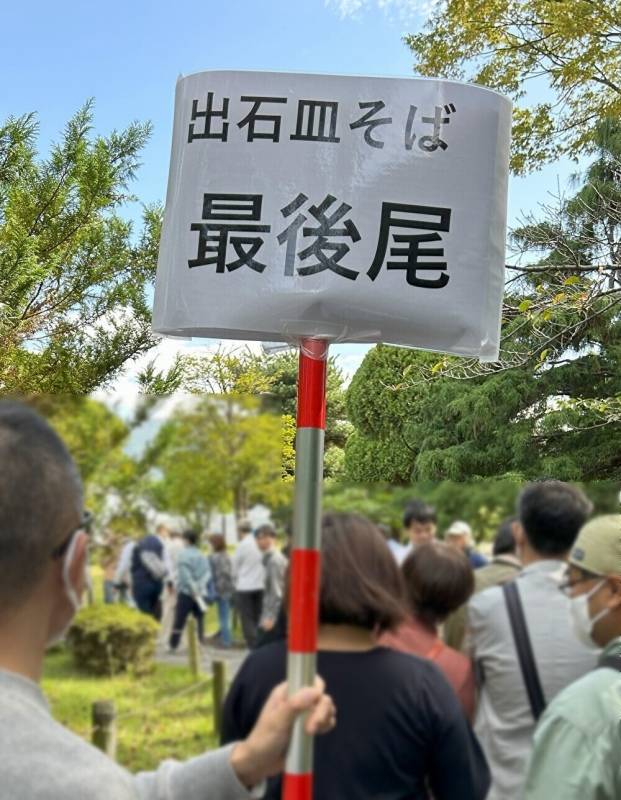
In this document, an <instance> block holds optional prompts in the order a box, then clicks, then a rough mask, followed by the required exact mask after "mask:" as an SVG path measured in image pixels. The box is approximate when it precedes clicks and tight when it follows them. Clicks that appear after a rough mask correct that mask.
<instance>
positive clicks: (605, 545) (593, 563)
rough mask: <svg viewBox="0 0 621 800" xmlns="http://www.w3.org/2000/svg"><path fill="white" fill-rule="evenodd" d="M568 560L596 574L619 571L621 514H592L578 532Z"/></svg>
mask: <svg viewBox="0 0 621 800" xmlns="http://www.w3.org/2000/svg"><path fill="white" fill-rule="evenodd" d="M569 563H570V564H573V565H574V566H575V567H578V568H579V569H584V570H586V571H587V572H594V573H596V574H597V575H621V514H606V515H605V516H602V517H595V518H594V519H592V520H591V521H590V522H587V524H586V525H585V526H584V527H583V528H582V530H581V531H580V533H579V534H578V538H577V539H576V541H575V543H574V546H573V548H572V550H571V553H570V556H569Z"/></svg>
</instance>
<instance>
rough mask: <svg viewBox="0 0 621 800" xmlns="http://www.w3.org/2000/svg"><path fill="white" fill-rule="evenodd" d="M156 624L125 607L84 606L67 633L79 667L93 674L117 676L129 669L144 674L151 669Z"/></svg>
mask: <svg viewBox="0 0 621 800" xmlns="http://www.w3.org/2000/svg"><path fill="white" fill-rule="evenodd" d="M158 631H159V625H158V623H157V622H156V621H155V620H154V619H152V618H151V617H148V616H146V614H142V613H141V612H140V611H135V610H134V609H132V608H128V607H127V606H124V605H120V604H118V605H117V604H115V605H94V606H89V607H88V608H83V609H82V610H81V611H80V612H79V613H78V614H77V616H76V618H75V620H74V621H73V624H72V626H71V628H70V630H69V633H68V634H67V643H68V645H69V647H70V649H71V651H72V653H73V659H74V662H75V664H76V666H77V667H78V668H79V669H82V670H84V671H85V672H89V673H91V674H93V675H116V674H117V673H119V672H125V671H126V670H128V669H131V671H132V672H134V673H135V674H136V675H144V674H146V673H148V672H150V671H151V670H152V669H153V665H154V657H155V644H156V639H157V634H158Z"/></svg>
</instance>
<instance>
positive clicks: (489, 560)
mask: <svg viewBox="0 0 621 800" xmlns="http://www.w3.org/2000/svg"><path fill="white" fill-rule="evenodd" d="M7 464H10V465H11V468H10V469H7ZM35 499H36V502H35ZM81 504H82V497H81V487H80V484H79V479H78V477H77V474H76V471H75V468H74V466H73V463H72V461H71V459H70V457H69V456H68V454H67V451H66V449H65V448H64V445H63V444H62V442H61V441H60V440H59V439H58V437H57V436H56V434H55V433H54V432H53V431H52V430H51V429H50V428H49V427H48V426H47V424H46V423H45V422H44V421H43V420H41V419H40V418H39V417H37V415H36V414H35V413H34V412H32V411H31V410H29V409H27V408H25V407H24V406H20V405H18V404H14V403H8V402H0V562H1V564H2V567H3V571H4V574H5V575H6V580H5V581H4V583H3V584H0V597H1V598H2V599H3V601H4V602H3V607H4V612H3V614H2V615H1V616H0V746H1V747H2V752H3V753H4V754H5V759H4V761H3V767H2V768H0V787H5V786H6V787H8V789H6V790H5V789H4V788H0V798H2V800H4V798H5V797H6V798H9V797H11V798H13V797H33V798H34V797H41V798H47V797H50V798H52V797H53V798H55V797H60V796H61V794H62V796H63V798H64V797H68V798H73V797H75V798H77V797H83V796H85V795H86V794H88V795H89V796H92V797H93V798H99V797H102V798H103V797H104V796H105V797H114V798H119V800H129V798H134V799H135V798H141V799H142V798H144V799H145V800H146V798H152V797H158V798H160V797H161V798H166V800H181V798H183V799H184V800H195V798H196V800H198V798H202V800H207V798H213V800H229V798H234V799H235V800H237V799H238V798H239V800H242V798H250V797H253V796H254V797H265V798H268V800H276V799H277V798H280V794H281V776H282V770H283V768H284V755H285V752H286V748H287V743H288V741H289V737H290V734H291V730H292V725H293V722H294V720H295V718H296V715H297V714H298V713H299V712H300V711H304V710H309V712H310V713H309V715H308V721H307V726H308V727H307V729H308V730H309V731H310V732H313V733H318V734H322V735H320V736H318V737H317V739H316V742H315V756H314V797H315V798H316V799H317V800H372V799H373V798H382V800H549V799H550V798H551V797H553V798H557V797H558V798H563V800H565V799H566V798H567V800H613V798H619V797H621V736H620V723H621V675H620V674H619V673H620V672H621V514H609V515H605V516H593V507H592V504H591V503H590V501H589V499H588V498H587V496H586V495H585V493H584V492H583V491H582V490H581V489H579V488H577V487H575V486H572V485H570V484H567V483H564V482H562V481H558V480H551V479H546V480H541V481H535V482H533V483H529V484H526V485H525V486H524V487H523V488H522V490H521V491H520V493H519V497H518V500H517V506H516V513H515V516H514V517H512V518H509V519H507V520H504V521H503V522H502V524H501V525H500V526H499V529H498V531H497V533H496V536H495V539H494V542H493V545H492V549H491V554H490V555H489V557H486V556H484V555H483V554H482V553H480V552H478V551H477V549H476V548H475V543H474V537H473V532H472V530H471V528H470V526H469V525H468V523H467V522H465V521H463V520H455V521H454V522H453V523H451V524H450V525H449V526H448V527H447V529H446V531H443V532H442V533H443V536H442V537H440V536H439V535H438V533H439V532H438V526H437V514H436V510H435V509H434V508H433V507H431V506H430V505H429V504H427V503H425V502H424V501H422V500H413V501H412V502H411V503H409V504H408V505H407V507H406V509H405V511H404V515H403V530H402V531H397V530H395V529H394V527H390V526H383V525H380V524H376V523H375V522H374V521H371V520H369V519H366V518H364V517H362V516H360V515H358V514H356V513H355V509H352V512H351V513H327V514H325V515H324V517H323V519H322V531H321V533H322V545H321V551H322V573H321V588H320V597H319V641H318V653H317V667H318V673H319V675H320V676H321V678H322V680H323V681H324V682H325V685H324V683H323V682H321V681H320V682H318V683H317V685H316V686H315V687H314V688H312V689H309V690H308V691H307V692H302V693H299V694H298V695H296V696H294V697H293V698H288V696H287V692H286V687H285V684H284V681H285V678H286V670H287V643H286V637H287V595H288V591H289V587H288V574H287V573H288V569H287V567H288V555H289V553H288V550H286V551H285V553H283V552H281V550H280V549H279V548H278V546H277V537H276V532H275V530H274V528H273V527H272V526H271V525H263V526H259V528H257V529H256V530H254V531H253V530H252V528H251V526H250V525H249V524H248V523H245V522H242V523H241V524H240V526H239V527H240V530H239V543H238V545H237V548H236V550H235V552H234V554H233V555H232V556H230V555H229V554H228V551H227V547H226V542H225V541H224V537H223V536H221V535H210V536H208V537H207V540H206V542H205V544H207V543H208V544H209V546H210V548H211V552H210V554H209V555H207V554H206V553H205V552H203V550H202V547H201V541H200V538H201V537H199V535H198V533H197V532H196V531H193V530H187V531H181V533H180V534H178V533H176V532H174V531H172V530H166V529H164V528H163V527H158V528H157V529H156V530H155V531H154V533H153V534H149V535H147V536H145V537H144V538H143V539H141V540H139V541H138V542H136V543H131V544H128V545H127V546H126V547H124V548H123V550H122V552H121V553H120V560H119V562H118V564H117V566H116V568H115V571H114V574H113V575H112V572H111V573H110V575H111V577H110V578H109V580H110V581H111V584H112V585H111V586H110V585H109V586H108V588H107V594H108V597H109V598H111V597H112V594H113V593H114V592H118V593H119V595H120V596H121V597H123V598H126V599H127V598H130V597H131V598H133V602H135V604H136V606H137V607H138V608H140V609H141V610H143V611H144V612H145V613H149V614H152V615H153V616H156V617H157V618H161V619H162V620H163V621H164V620H165V617H166V613H167V609H168V615H169V617H170V619H171V620H172V621H171V623H170V625H171V627H170V633H169V634H168V635H169V645H170V647H172V648H175V647H177V646H178V644H179V641H180V638H181V634H182V630H183V627H184V625H185V621H186V619H187V618H188V616H189V615H190V614H194V616H195V617H196V619H197V622H198V627H199V632H200V633H201V635H202V634H203V629H202V623H203V615H204V611H205V607H206V605H207V604H208V603H216V604H217V606H218V617H219V625H220V632H219V642H220V643H221V645H222V646H228V645H230V643H231V626H230V611H231V605H232V603H234V605H235V607H236V609H237V613H238V614H239V619H240V623H241V628H242V631H243V636H244V639H245V642H246V644H247V646H248V648H249V650H250V652H249V654H248V656H247V657H246V659H245V661H244V662H243V664H242V666H241V668H240V669H239V671H238V673H237V675H236V676H235V678H234V680H233V683H232V685H231V687H230V690H229V693H228V696H227V699H226V702H225V708H224V712H223V737H222V739H223V740H222V745H223V746H222V748H221V749H220V750H218V751H215V752H214V753H210V754H206V755H203V756H200V757H198V758H197V759H193V760H192V761H189V762H187V763H185V764H177V763H171V762H166V763H165V764H163V765H162V766H161V767H160V768H159V770H157V771H156V772H154V773H146V774H143V775H138V776H130V775H128V774H127V773H126V772H124V771H123V770H122V769H121V768H120V767H118V766H117V765H114V764H112V763H111V762H108V761H106V759H105V758H104V756H103V755H102V754H101V753H97V752H95V751H93V750H92V749H91V748H90V747H89V746H88V745H87V744H86V743H85V742H83V741H82V740H80V739H78V737H75V736H73V734H70V733H69V732H68V731H66V730H65V729H64V728H62V727H61V726H59V725H57V724H56V723H55V722H53V721H52V719H51V717H50V716H49V712H48V710H47V708H46V706H45V701H44V699H43V697H42V695H41V693H40V690H39V688H38V685H37V684H38V681H39V679H40V675H41V670H42V663H43V656H44V653H45V649H46V646H47V645H48V644H49V643H50V642H52V641H56V640H57V639H58V638H59V637H60V636H62V634H63V631H64V630H65V629H66V627H67V625H68V624H69V622H70V620H71V618H72V616H73V614H74V613H75V610H76V609H77V607H78V605H79V602H80V597H81V595H82V593H83V591H84V586H85V568H86V564H87V554H86V550H87V541H88V536H87V533H86V530H85V528H86V521H85V518H84V517H83V515H82V505H81ZM335 709H336V710H335ZM337 715H338V723H337ZM66 763H71V764H72V769H71V771H70V772H69V773H67V774H65V773H64V772H63V769H62V765H63V764H66ZM50 786H52V787H57V793H53V792H52V793H48V794H46V793H45V792H46V790H47V789H48V788H49V787H50ZM91 787H92V789H91ZM102 787H104V788H103V793H102ZM158 787H164V788H158ZM3 791H4V792H5V793H4V794H3ZM6 791H8V792H9V793H8V794H6ZM54 791H56V789H54Z"/></svg>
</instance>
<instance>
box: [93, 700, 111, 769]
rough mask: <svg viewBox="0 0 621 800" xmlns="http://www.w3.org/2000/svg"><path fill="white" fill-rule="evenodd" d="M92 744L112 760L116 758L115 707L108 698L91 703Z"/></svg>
mask: <svg viewBox="0 0 621 800" xmlns="http://www.w3.org/2000/svg"><path fill="white" fill-rule="evenodd" d="M91 719H92V724H93V734H92V736H93V744H94V745H95V747H97V748H99V749H100V750H102V751H103V752H104V753H105V754H106V755H107V756H109V757H110V758H111V759H112V760H113V761H115V760H116V708H115V706H114V703H112V702H111V701H110V700H99V701H97V702H95V703H93V705H92V709H91Z"/></svg>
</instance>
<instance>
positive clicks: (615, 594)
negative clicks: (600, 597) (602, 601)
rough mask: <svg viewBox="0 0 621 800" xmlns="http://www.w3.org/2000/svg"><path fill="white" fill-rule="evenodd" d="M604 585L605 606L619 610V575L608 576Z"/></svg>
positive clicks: (620, 591) (620, 600)
mask: <svg viewBox="0 0 621 800" xmlns="http://www.w3.org/2000/svg"><path fill="white" fill-rule="evenodd" d="M606 584H607V588H608V599H607V600H606V605H607V606H608V608H610V609H611V610H614V611H616V610H617V609H620V608H621V575H609V576H608V578H607V579H606Z"/></svg>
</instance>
